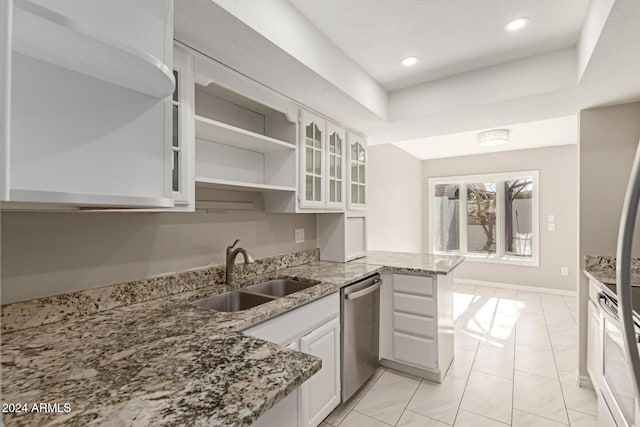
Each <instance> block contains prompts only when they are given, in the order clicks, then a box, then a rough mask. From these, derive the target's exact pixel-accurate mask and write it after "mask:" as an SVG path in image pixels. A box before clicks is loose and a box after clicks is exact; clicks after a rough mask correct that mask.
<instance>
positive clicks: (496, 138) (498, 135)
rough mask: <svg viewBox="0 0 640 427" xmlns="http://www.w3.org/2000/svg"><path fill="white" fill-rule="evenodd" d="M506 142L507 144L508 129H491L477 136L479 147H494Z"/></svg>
mask: <svg viewBox="0 0 640 427" xmlns="http://www.w3.org/2000/svg"><path fill="white" fill-rule="evenodd" d="M507 142H509V130H508V129H491V130H485V131H484V132H480V133H479V134H478V145H479V146H480V147H495V146H497V145H502V144H506V143H507Z"/></svg>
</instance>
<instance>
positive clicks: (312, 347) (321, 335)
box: [299, 318, 340, 427]
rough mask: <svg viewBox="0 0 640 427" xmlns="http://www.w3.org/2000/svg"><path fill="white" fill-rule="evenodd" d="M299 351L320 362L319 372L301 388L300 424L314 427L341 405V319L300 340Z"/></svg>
mask: <svg viewBox="0 0 640 427" xmlns="http://www.w3.org/2000/svg"><path fill="white" fill-rule="evenodd" d="M300 350H301V351H302V352H304V353H307V354H311V355H313V356H316V357H320V358H321V359H322V368H321V369H320V371H319V372H317V373H316V374H315V375H313V376H312V377H311V378H310V379H309V380H307V381H306V382H305V383H304V384H302V386H300V406H299V410H300V421H301V426H303V427H315V426H317V425H319V424H320V423H321V422H322V420H323V419H325V418H326V417H327V416H328V415H329V414H330V413H331V411H332V410H333V409H334V408H335V407H337V406H338V405H339V404H340V319H339V318H336V319H333V320H331V321H329V322H327V323H325V324H324V325H322V326H320V327H319V328H317V329H315V330H314V331H312V332H310V333H308V334H307V335H305V336H303V337H302V338H301V339H300Z"/></svg>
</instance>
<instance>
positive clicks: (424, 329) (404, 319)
mask: <svg viewBox="0 0 640 427" xmlns="http://www.w3.org/2000/svg"><path fill="white" fill-rule="evenodd" d="M434 326H435V322H434V319H433V318H429V317H422V316H416V315H413V314H405V313H393V330H394V331H398V332H407V333H410V334H415V335H420V336H423V337H426V338H433V337H434Z"/></svg>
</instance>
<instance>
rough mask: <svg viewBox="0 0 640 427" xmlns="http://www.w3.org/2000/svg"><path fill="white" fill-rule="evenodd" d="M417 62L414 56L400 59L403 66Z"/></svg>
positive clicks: (409, 65)
mask: <svg viewBox="0 0 640 427" xmlns="http://www.w3.org/2000/svg"><path fill="white" fill-rule="evenodd" d="M417 63H418V58H416V57H415V56H407V57H406V58H404V59H403V60H402V65H404V66H405V67H411V66H412V65H416V64H417Z"/></svg>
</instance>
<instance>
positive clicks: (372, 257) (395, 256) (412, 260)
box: [352, 251, 464, 275]
mask: <svg viewBox="0 0 640 427" xmlns="http://www.w3.org/2000/svg"><path fill="white" fill-rule="evenodd" d="M463 261H464V257H462V256H449V255H431V254H419V253H409V252H388V251H368V252H367V256H365V257H364V258H359V259H356V260H353V261H352V262H356V263H366V264H375V265H382V266H384V267H385V268H386V269H389V270H394V271H400V272H413V273H429V274H443V275H446V274H449V273H450V272H451V271H452V270H453V269H455V268H456V267H457V266H458V265H460V264H461V263H462V262H463Z"/></svg>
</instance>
